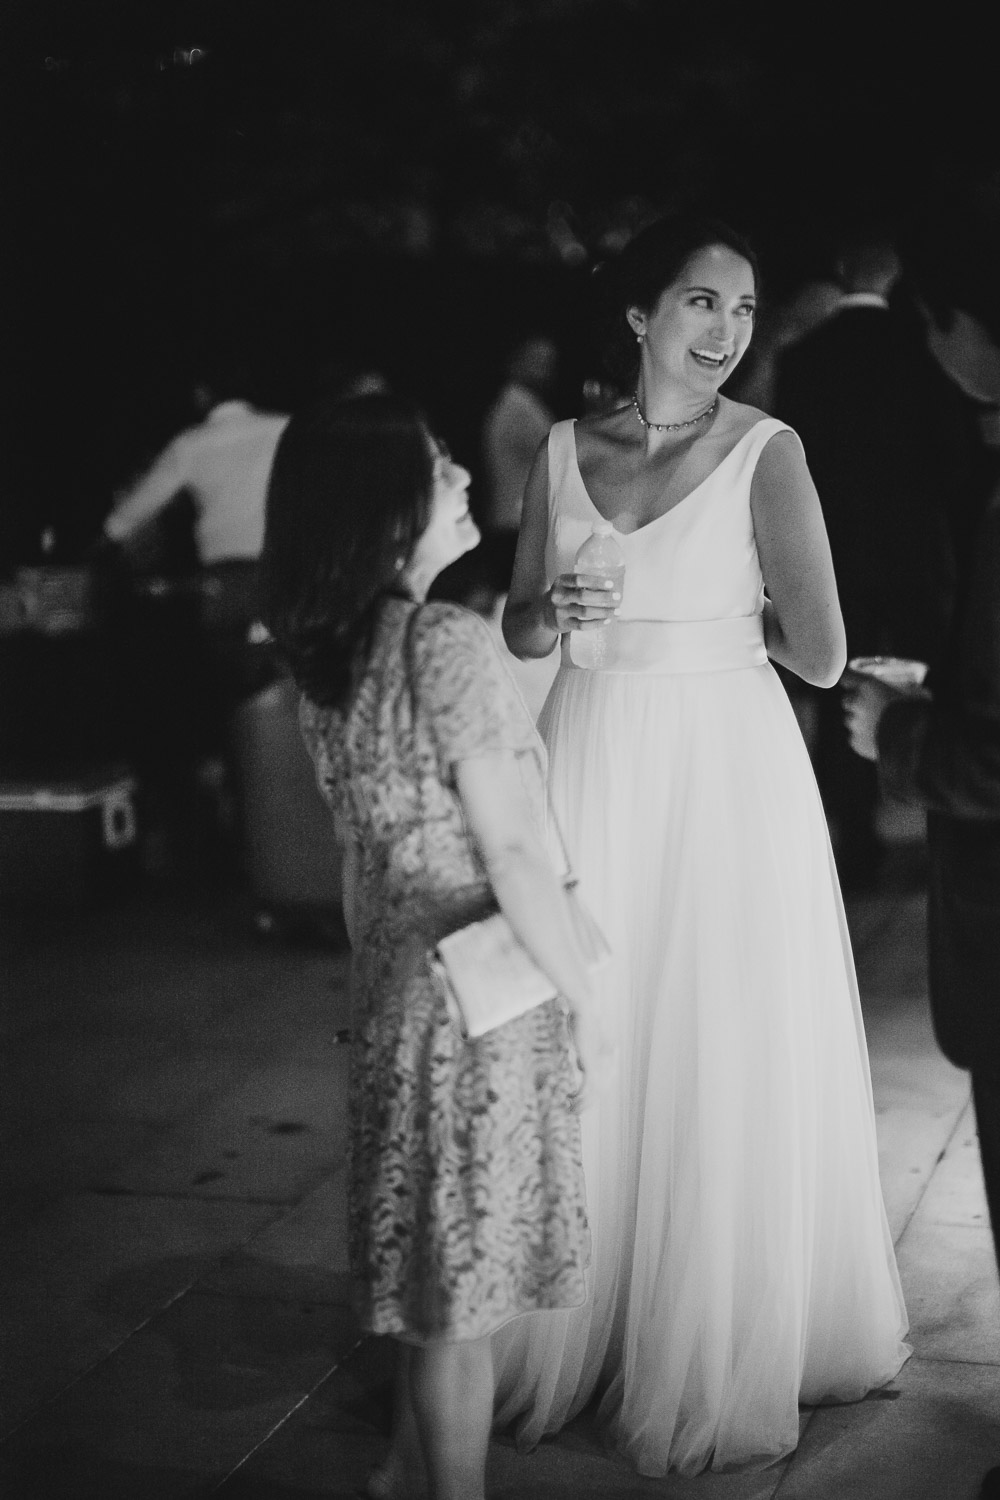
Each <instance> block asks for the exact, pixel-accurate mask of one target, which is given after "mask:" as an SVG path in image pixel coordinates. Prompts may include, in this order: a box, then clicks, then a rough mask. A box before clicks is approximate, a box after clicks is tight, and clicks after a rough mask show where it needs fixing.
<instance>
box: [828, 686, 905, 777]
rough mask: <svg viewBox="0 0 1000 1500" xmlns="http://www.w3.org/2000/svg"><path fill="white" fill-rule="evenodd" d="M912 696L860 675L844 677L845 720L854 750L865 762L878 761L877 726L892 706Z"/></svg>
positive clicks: (902, 689)
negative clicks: (899, 699) (897, 701)
mask: <svg viewBox="0 0 1000 1500" xmlns="http://www.w3.org/2000/svg"><path fill="white" fill-rule="evenodd" d="M912 696H913V692H912V689H910V690H907V689H906V688H899V687H894V686H893V684H892V683H889V682H881V681H880V680H879V679H878V678H877V677H869V676H867V675H865V674H864V673H861V672H849V673H848V674H847V675H846V676H845V678H844V721H845V723H846V724H847V737H848V739H849V740H850V742H851V749H852V750H853V751H855V753H856V754H857V755H860V756H862V757H863V758H864V759H865V760H878V726H879V723H880V721H881V718H882V715H883V714H884V713H885V710H886V708H887V707H888V705H889V704H890V703H895V702H896V700H897V699H898V698H909V697H912Z"/></svg>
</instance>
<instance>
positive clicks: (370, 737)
mask: <svg viewBox="0 0 1000 1500" xmlns="http://www.w3.org/2000/svg"><path fill="white" fill-rule="evenodd" d="M414 611H416V615H415V617H413V616H414ZM411 617H413V618H412V619H411ZM301 723H302V728H303V733H304V735H305V739H306V743H307V745H308V747H309V750H310V753H311V754H312V756H313V759H314V761H315V763H316V768H317V777H318V781H319V785H320V789H321V790H322V792H323V794H324V796H325V797H326V799H327V800H328V801H329V802H330V803H331V805H332V806H333V807H334V808H335V810H336V811H337V812H338V813H339V814H340V816H341V817H342V819H343V821H344V823H345V825H346V827H347V828H348V829H349V832H350V837H351V838H352V839H353V841H354V844H355V847H356V852H357V867H358V874H357V888H356V892H355V900H354V956H353V967H352V1006H353V1011H352V1018H353V1026H352V1037H353V1046H352V1060H351V1079H350V1101H349V1127H350V1128H349V1149H350V1248H351V1262H352V1269H353V1271H354V1273H355V1275H356V1277H357V1279H358V1282H359V1287H360V1293H361V1315H362V1320H363V1322H364V1325H365V1326H366V1327H367V1328H368V1329H369V1330H370V1331H371V1332H373V1333H378V1334H390V1335H392V1336H394V1337H396V1338H399V1339H402V1340H404V1341H406V1342H409V1343H414V1344H423V1343H429V1342H431V1341H435V1340H464V1339H474V1338H479V1337H482V1336H483V1335H486V1334H489V1333H492V1332H493V1331H494V1330H495V1329H497V1328H499V1327H501V1326H502V1325H503V1324H504V1323H506V1322H508V1321H509V1320H510V1319H511V1318H513V1317H516V1316H518V1315H519V1314H521V1313H524V1312H531V1311H537V1310H540V1309H545V1308H557V1307H559V1308H566V1307H574V1306H578V1305H579V1304H581V1303H582V1302H583V1301H584V1299H585V1297H586V1283H585V1270H586V1266H587V1264H588V1261H589V1254H590V1237H589V1231H588V1227H587V1219H586V1208H585V1200H584V1186H583V1174H582V1167H581V1151H580V1133H579V1125H578V1121H577V1117H576V1115H575V1114H574V1113H573V1110H572V1091H573V1089H574V1087H575V1082H576V1071H575V1064H574V1063H573V1061H572V1053H571V1049H570V1045H569V1038H568V1035H567V1028H566V1020H565V1014H564V1011H563V1009H562V1007H561V1005H560V1004H559V1003H558V1002H556V1001H552V1002H549V1003H547V1004H545V1005H542V1006H539V1007H538V1008H536V1009H535V1010H533V1011H530V1012H529V1013H528V1014H527V1015H524V1016H521V1017H519V1018H518V1019H517V1020H515V1021H512V1022H510V1023H508V1024H507V1025H505V1026H502V1027H499V1028H497V1029H496V1030H495V1031H492V1032H490V1033H488V1034H487V1035H485V1036H483V1037H480V1038H478V1039H477V1040H474V1041H465V1040H463V1038H462V1036H461V1035H460V1033H459V1032H458V1030H457V1029H456V1027H455V1025H454V1023H453V1021H452V1019H451V1015H450V1012H449V1008H448V1004H447V1001H446V998H445V995H444V993H443V990H442V988H441V985H440V982H439V980H438V979H437V977H436V975H435V973H434V969H433V968H432V966H431V962H430V959H431V951H432V949H433V946H434V944H435V942H436V941H437V939H438V938H439V937H441V936H443V935H444V934H445V933H446V932H448V931H450V930H452V929H453V928H455V927H456V926H458V925H460V924H461V923H463V922H466V921H469V920H472V919H474V918H475V917H477V916H480V915H482V914H484V913H485V912H486V911H488V910H489V909H490V906H491V899H492V898H491V893H490V886H489V882H488V880H487V876H486V872H485V870H484V868H483V865H482V862H481V860H480V858H479V856H478V854H477V851H476V849H475V847H474V846H473V844H472V842H471V840H470V838H469V836H468V834H467V833H466V829H465V823H464V819H463V816H462V809H461V804H460V801H459V798H458V794H457V790H456V780H455V768H456V766H457V765H458V763H459V762H460V761H462V760H465V759H469V758H473V757H476V756H480V755H488V754H493V753H496V752H498V751H509V752H512V753H513V754H515V755H516V756H517V764H518V766H519V769H520V772H521V776H522V778H523V781H524V785H525V789H526V791H527V793H528V796H529V798H530V799H531V803H532V806H533V807H534V808H535V810H536V813H537V816H538V819H539V822H540V825H542V826H544V817H545V797H544V770H545V752H544V748H543V747H542V744H541V741H540V740H539V738H538V735H537V733H536V731H535V727H534V724H533V723H532V721H531V717H530V715H529V713H528V711H527V709H526V708H525V706H524V702H523V700H522V698H521V696H520V693H519V692H518V689H517V687H516V686H515V684H514V681H513V679H512V678H511V676H510V674H509V672H508V671H507V669H506V667H505V666H504V664H503V662H502V660H501V659H500V656H499V654H498V652H497V650H496V647H495V645H494V644H493V641H492V639H491V637H490V635H489V631H488V629H487V627H486V625H485V624H484V622H483V621H482V620H480V619H479V617H478V616H476V615H474V614H472V613H470V612H469V611H468V610H464V609H461V608H459V607H458V606H456V605H452V604H446V603H438V602H434V603H429V604H424V605H420V606H417V605H415V604H413V603H412V601H409V600H404V599H397V598H389V599H388V600H387V601H386V603H385V605H384V607H383V609H382V611H381V615H380V618H379V622H378V625H377V627H376V631H375V636H374V640H373V643H372V649H371V651H370V654H369V660H368V664H367V667H366V670H365V673H364V676H363V678H362V681H361V682H360V684H359V686H358V689H357V692H356V694H355V696H354V698H353V700H352V702H351V703H350V705H349V706H348V707H347V708H346V709H341V708H320V707H318V706H317V705H316V704H315V703H313V702H311V701H310V700H309V699H304V700H303V703H302V710H301Z"/></svg>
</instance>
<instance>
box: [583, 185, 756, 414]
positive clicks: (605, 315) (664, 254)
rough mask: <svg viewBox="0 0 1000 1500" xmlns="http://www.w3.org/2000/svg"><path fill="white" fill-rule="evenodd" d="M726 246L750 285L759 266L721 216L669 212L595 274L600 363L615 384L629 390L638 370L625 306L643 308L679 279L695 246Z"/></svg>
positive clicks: (646, 308) (656, 299) (695, 249)
mask: <svg viewBox="0 0 1000 1500" xmlns="http://www.w3.org/2000/svg"><path fill="white" fill-rule="evenodd" d="M710 245H726V246H728V248H729V249H730V250H733V251H735V253H736V254H737V255H740V256H742V257H743V259H744V260H745V261H747V262H748V263H749V266H750V269H751V270H752V271H753V279H754V287H755V289H756V288H757V287H758V284H759V281H760V270H759V267H758V264H757V257H756V255H755V254H754V252H753V250H752V249H751V248H750V246H749V244H748V243H747V241H746V240H745V239H744V238H743V236H742V235H741V234H739V233H738V232H737V231H736V230H735V229H733V228H731V227H730V226H729V225H728V224H725V223H723V221H722V220H721V219H711V218H703V217H701V216H697V215H694V214H672V215H670V217H668V218H663V219H656V220H654V222H653V223H652V224H647V226H646V227H645V229H640V231H639V233H638V234H637V235H635V237H634V238H633V239H631V240H629V242H628V244H627V245H626V246H625V248H624V250H622V251H621V252H620V254H619V255H617V256H616V257H615V259H614V260H609V261H606V262H605V263H604V264H603V265H601V266H599V267H598V268H597V270H596V271H595V273H594V290H595V296H596V324H597V337H598V348H599V350H600V354H601V362H602V364H603V366H604V369H605V370H606V371H607V373H608V375H609V376H610V377H611V379H612V380H613V381H615V383H616V384H618V385H620V386H622V387H623V388H626V389H631V387H632V386H633V385H634V384H635V381H636V378H637V375H638V372H639V348H638V345H637V343H636V339H635V334H634V333H633V332H632V330H631V328H630V327H629V324H628V321H627V319H626V317H625V314H626V312H627V310H628V309H629V308H630V307H641V308H643V310H644V311H646V312H648V311H650V310H651V309H652V308H653V307H655V306H656V303H657V302H658V301H659V299H660V297H661V296H662V294H663V293H664V291H665V290H666V289H667V287H668V286H672V285H673V283H674V282H675V281H676V280H677V279H678V277H679V276H680V274H681V272H682V271H683V270H684V267H685V266H686V265H687V263H688V261H689V260H690V259H691V257H692V256H693V255H697V253H698V252H699V250H706V249H708V247H709V246H710Z"/></svg>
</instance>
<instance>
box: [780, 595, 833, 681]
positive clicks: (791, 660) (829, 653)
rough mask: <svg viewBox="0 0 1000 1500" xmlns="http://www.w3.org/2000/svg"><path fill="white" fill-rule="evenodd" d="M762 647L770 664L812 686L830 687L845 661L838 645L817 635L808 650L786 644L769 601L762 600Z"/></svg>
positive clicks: (782, 631) (788, 642) (786, 638)
mask: <svg viewBox="0 0 1000 1500" xmlns="http://www.w3.org/2000/svg"><path fill="white" fill-rule="evenodd" d="M764 645H765V647H766V649H767V654H768V656H769V657H770V658H771V660H772V661H776V662H778V663H779V664H780V665H781V666H783V667H787V668H788V670H789V671H790V672H794V673H795V675H796V676H797V677H801V678H802V680H803V681H804V682H808V683H811V684H812V686H813V687H823V688H827V687H834V686H835V684H836V683H838V682H839V681H840V678H841V676H842V675H843V671H844V666H845V664H846V663H845V660H844V655H845V653H844V651H843V645H842V642H840V641H836V640H834V639H833V635H832V633H831V637H830V639H829V640H827V639H825V638H820V637H819V636H817V638H816V639H815V640H812V641H810V642H809V644H808V648H803V647H802V646H797V645H796V644H795V643H794V642H793V641H790V640H789V638H788V635H787V634H786V632H785V630H784V629H783V627H782V624H781V620H780V619H779V618H778V611H777V610H776V609H775V607H774V604H773V603H772V601H771V600H770V599H765V600H764Z"/></svg>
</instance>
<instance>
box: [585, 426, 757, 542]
mask: <svg viewBox="0 0 1000 1500" xmlns="http://www.w3.org/2000/svg"><path fill="white" fill-rule="evenodd" d="M576 420H577V419H576V418H575V417H574V419H573V427H572V431H571V433H570V438H571V446H572V449H573V466H574V468H575V469H576V477H577V479H578V480H579V481H580V488H581V490H582V491H583V493H584V496H585V497H586V500H587V503H588V504H589V505H590V508H591V510H593V511H595V512H596V514H597V515H598V516H600V518H601V520H602V521H608V522H609V523H610V524H611V525H612V526H614V529H615V535H616V536H618V537H629V536H638V535H639V533H640V531H648V529H649V527H650V526H655V525H656V524H657V522H658V521H663V520H665V519H666V517H667V516H672V515H673V513H674V511H675V510H679V509H680V507H681V506H682V505H686V504H687V502H688V501H689V500H691V499H693V497H694V496H695V495H697V493H698V491H699V490H701V489H703V488H704V487H705V485H706V484H707V483H708V481H709V480H710V479H714V477H715V475H716V474H718V472H719V470H720V469H721V468H722V467H723V465H724V464H727V463H728V462H729V460H730V459H731V458H732V456H733V454H734V453H735V452H736V450H737V449H738V448H739V447H740V446H741V444H743V443H744V442H745V441H746V439H747V438H748V437H749V436H750V434H751V433H752V432H756V430H757V428H758V427H759V426H760V425H761V423H762V422H772V421H773V420H774V418H773V417H766V416H765V417H758V419H757V421H756V422H754V423H753V425H752V426H750V427H748V428H747V430H746V432H744V433H741V435H740V436H739V437H738V438H737V439H736V441H735V443H734V444H733V446H732V447H731V448H730V449H729V451H728V452H727V453H725V454H723V456H722V458H720V459H719V462H718V463H717V464H716V465H715V467H714V468H713V469H710V470H709V472H708V473H707V474H706V475H705V477H704V479H700V480H699V481H698V483H697V484H696V485H695V486H694V488H693V489H690V490H688V492H687V494H686V495H682V496H681V498H680V499H679V500H675V501H674V503H673V505H668V506H667V508H666V510H661V511H660V514H659V515H658V516H653V517H652V518H651V519H650V520H648V521H643V523H642V525H641V526H636V527H634V528H633V529H632V530H631V531H619V529H618V527H617V525H616V524H615V522H614V521H613V520H612V518H611V517H610V516H606V515H605V514H604V512H603V511H602V510H601V509H600V507H599V506H598V505H597V504H596V503H595V501H594V499H593V496H592V495H591V493H590V491H589V490H588V489H587V485H586V483H585V481H584V478H583V474H582V472H581V470H580V458H579V454H578V453H577V447H576Z"/></svg>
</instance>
